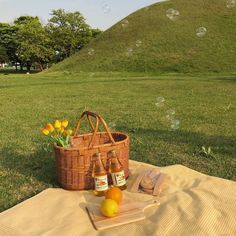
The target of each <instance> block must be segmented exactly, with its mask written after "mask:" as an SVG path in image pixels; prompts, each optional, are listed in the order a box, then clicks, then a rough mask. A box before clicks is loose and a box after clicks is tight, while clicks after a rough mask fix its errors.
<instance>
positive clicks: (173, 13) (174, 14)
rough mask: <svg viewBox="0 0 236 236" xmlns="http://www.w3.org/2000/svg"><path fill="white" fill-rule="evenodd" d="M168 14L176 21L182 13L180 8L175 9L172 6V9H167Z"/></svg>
mask: <svg viewBox="0 0 236 236" xmlns="http://www.w3.org/2000/svg"><path fill="white" fill-rule="evenodd" d="M166 16H167V17H168V18H169V19H170V20H172V21H175V20H177V19H178V18H179V16H180V13H179V11H178V10H175V9H173V8H170V9H168V10H167V11H166Z"/></svg>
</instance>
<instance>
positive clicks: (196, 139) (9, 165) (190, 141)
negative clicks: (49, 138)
mask: <svg viewBox="0 0 236 236" xmlns="http://www.w3.org/2000/svg"><path fill="white" fill-rule="evenodd" d="M119 130H122V131H123V132H125V133H129V134H130V136H131V141H132V136H133V138H138V137H142V138H141V139H142V140H143V143H142V144H140V145H139V144H137V143H136V144H133V150H131V151H134V152H138V153H137V154H138V156H140V155H142V154H143V153H146V152H147V150H148V152H153V153H152V156H154V155H157V157H160V158H161V160H162V161H161V162H162V163H159V164H163V165H167V164H168V165H172V164H176V163H179V164H186V163H187V164H189V165H190V166H189V167H191V168H195V167H198V168H197V169H198V170H199V169H200V171H201V169H204V168H205V166H204V162H205V163H206V164H207V165H208V164H210V163H211V164H213V165H214V166H212V167H211V171H212V174H213V175H217V176H220V177H224V178H230V179H236V175H235V173H233V169H235V168H236V156H235V153H236V146H235V143H236V137H225V136H207V135H205V134H201V133H193V132H188V131H182V130H178V131H169V130H153V129H143V128H138V129H128V128H127V127H119ZM158 141H159V142H160V141H164V142H166V149H165V150H164V148H162V150H161V149H158V152H157V149H156V148H157V147H158V145H157V142H158ZM185 144H187V148H186V147H185V149H184V150H183V151H182V153H181V152H180V151H179V149H178V150H177V153H176V156H175V157H171V155H172V154H169V150H168V147H169V148H170V149H172V151H174V150H175V146H179V147H181V146H186V145H185ZM172 145H173V147H174V149H173V147H172ZM202 146H205V147H206V148H207V147H209V146H210V147H211V148H212V151H213V154H214V155H216V156H217V158H216V159H207V158H204V157H203V158H201V159H199V157H195V156H193V153H194V152H195V151H200V150H201V147H202ZM186 152H188V153H186ZM182 154H183V155H184V154H185V156H186V155H187V159H179V156H181V155H182ZM0 156H1V159H0V164H1V165H2V166H3V167H4V168H6V169H12V170H15V171H17V172H18V173H20V174H22V175H24V176H26V177H29V178H30V177H33V178H35V179H37V180H38V181H40V182H42V183H44V184H45V185H51V186H56V187H58V183H57V176H56V164H55V160H54V153H52V152H46V151H45V150H42V149H39V150H36V151H35V152H34V153H31V154H28V155H27V154H25V153H22V154H21V153H18V152H17V150H14V149H13V148H3V149H2V150H1V151H0ZM167 156H170V157H171V159H170V160H168V161H166V157H167ZM218 157H219V158H218ZM132 158H133V157H131V159H132ZM137 160H139V159H137ZM139 161H140V160H139ZM143 161H145V162H148V157H147V159H145V160H143ZM208 162H209V163H208ZM149 163H150V164H154V165H155V164H156V163H154V162H152V161H151V162H149ZM222 165H223V166H222ZM215 168H218V169H219V168H222V170H221V173H218V170H217V169H215ZM231 170H232V171H231ZM229 172H230V173H229ZM231 172H232V173H231Z"/></svg>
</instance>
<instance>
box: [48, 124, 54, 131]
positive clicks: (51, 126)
mask: <svg viewBox="0 0 236 236" xmlns="http://www.w3.org/2000/svg"><path fill="white" fill-rule="evenodd" d="M46 129H47V130H48V131H49V132H53V131H54V127H53V125H52V124H51V123H48V124H47V125H46Z"/></svg>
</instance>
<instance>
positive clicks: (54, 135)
mask: <svg viewBox="0 0 236 236" xmlns="http://www.w3.org/2000/svg"><path fill="white" fill-rule="evenodd" d="M68 124H69V122H68V120H63V121H60V120H56V121H55V122H54V125H52V124H51V123H48V124H47V125H46V126H45V127H44V128H42V129H41V133H42V134H44V135H46V136H49V137H50V139H51V140H52V141H53V142H55V143H56V144H57V145H58V146H60V147H69V146H70V141H69V137H70V135H71V134H72V133H73V132H72V130H71V129H68V128H67V127H68ZM66 128H67V129H66Z"/></svg>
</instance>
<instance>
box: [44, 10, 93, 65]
mask: <svg viewBox="0 0 236 236" xmlns="http://www.w3.org/2000/svg"><path fill="white" fill-rule="evenodd" d="M51 15H52V18H51V19H49V23H48V25H47V29H48V31H49V32H50V35H51V40H52V46H53V48H54V50H55V52H57V57H58V60H63V59H64V58H66V57H69V56H70V55H72V54H73V53H75V52H76V51H78V50H79V49H81V48H82V47H83V45H85V44H86V43H88V42H89V41H90V40H91V38H92V37H93V32H92V29H91V28H90V26H89V25H87V24H86V23H85V19H84V17H83V16H82V15H81V14H80V12H77V11H76V12H66V11H65V10H63V9H59V10H53V11H52V13H51ZM95 35H96V34H95Z"/></svg>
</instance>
